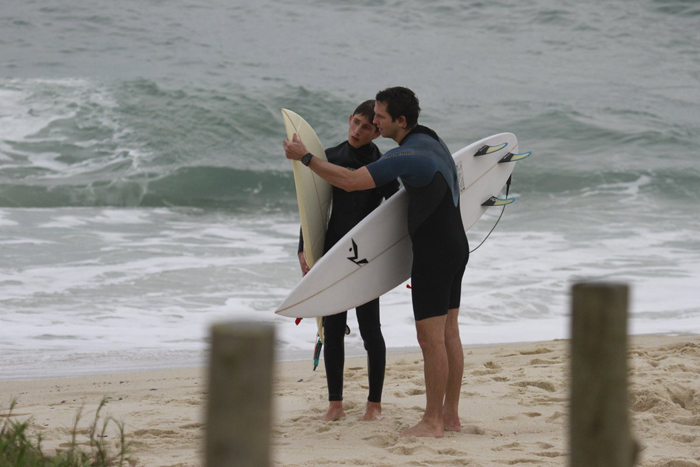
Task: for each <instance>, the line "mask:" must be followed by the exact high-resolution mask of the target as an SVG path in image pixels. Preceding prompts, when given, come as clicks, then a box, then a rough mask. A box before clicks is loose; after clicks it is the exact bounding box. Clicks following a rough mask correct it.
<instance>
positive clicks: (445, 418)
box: [442, 413, 462, 432]
mask: <svg viewBox="0 0 700 467" xmlns="http://www.w3.org/2000/svg"><path fill="white" fill-rule="evenodd" d="M442 424H443V426H444V428H445V431H456V432H460V431H462V423H461V422H460V421H459V416H449V415H447V414H445V413H443V414H442Z"/></svg>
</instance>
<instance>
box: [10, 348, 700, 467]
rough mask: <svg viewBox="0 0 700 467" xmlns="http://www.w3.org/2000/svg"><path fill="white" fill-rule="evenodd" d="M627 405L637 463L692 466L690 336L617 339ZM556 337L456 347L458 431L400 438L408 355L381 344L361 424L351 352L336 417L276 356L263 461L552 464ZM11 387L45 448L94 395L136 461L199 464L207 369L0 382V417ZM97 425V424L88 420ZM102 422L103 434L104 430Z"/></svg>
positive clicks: (417, 367)
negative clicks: (374, 402) (460, 354)
mask: <svg viewBox="0 0 700 467" xmlns="http://www.w3.org/2000/svg"><path fill="white" fill-rule="evenodd" d="M629 355H630V409H631V413H632V425H633V430H634V436H635V437H636V438H637V439H638V441H639V442H640V444H641V446H642V451H641V458H640V462H639V465H641V466H649V467H651V466H658V467H700V336H697V335H693V336H675V337H669V336H658V335H654V336H636V337H633V338H631V342H630V348H629ZM568 364H569V361H568V342H567V341H550V342H539V343H526V344H507V345H491V346H483V347H481V346H480V347H467V348H466V349H465V373H464V385H463V388H462V400H461V406H460V415H461V417H462V424H463V430H462V432H461V433H447V434H446V436H445V437H444V438H442V439H422V438H400V437H399V436H398V433H399V432H400V431H401V430H402V429H405V428H408V427H410V426H412V425H413V424H415V423H416V422H417V421H418V420H419V418H420V416H421V414H422V408H423V407H424V403H425V395H424V390H423V367H422V359H421V357H420V355H419V354H390V355H389V357H388V366H387V375H386V381H385V387H384V398H383V408H384V415H385V418H384V420H382V421H379V422H361V421H359V418H360V417H361V416H362V414H363V412H364V405H365V400H366V397H367V375H366V368H365V359H364V358H350V359H348V360H347V361H346V370H345V375H346V379H345V409H346V413H347V416H346V417H345V418H344V419H341V420H339V421H337V422H330V423H325V422H322V421H320V420H318V418H319V417H320V416H321V415H323V413H324V412H325V409H326V407H327V402H326V388H325V375H324V371H323V368H322V366H321V367H320V368H319V369H318V370H317V371H316V372H313V371H312V370H311V362H310V361H302V362H285V363H280V364H278V365H277V367H276V369H275V387H274V390H273V400H274V404H275V405H274V409H275V417H274V418H275V421H274V426H273V428H272V446H271V449H272V458H273V465H278V466H324V465H329V466H333V465H368V466H369V465H371V466H403V465H415V466H424V465H425V466H431V465H440V466H443V465H445V466H450V465H469V466H500V465H527V466H533V465H534V466H564V465H567V463H568V456H567V444H568V441H567V419H568V415H567V410H568V408H567V398H568V387H567V378H568V375H567V373H568ZM12 397H15V398H16V399H17V406H16V408H15V410H14V417H15V418H16V419H17V420H27V419H30V418H31V425H30V426H31V430H32V432H40V433H41V436H42V438H43V446H44V449H45V450H46V451H51V450H52V449H55V448H60V447H62V446H63V447H65V446H66V445H67V443H69V442H70V432H71V429H72V427H73V425H74V420H75V417H76V413H77V412H78V411H79V409H80V408H81V407H82V408H83V409H82V410H83V412H82V413H83V418H82V420H81V421H80V422H79V425H78V426H79V434H80V435H79V437H78V440H79V441H80V442H84V441H85V434H86V433H87V429H88V427H89V425H90V424H91V423H92V419H93V418H94V417H95V410H96V409H97V406H98V405H99V403H100V401H101V400H102V398H106V399H107V404H106V406H105V407H104V409H103V410H102V415H105V416H111V417H113V418H114V419H116V420H118V421H120V422H123V423H124V426H125V431H126V435H127V439H128V441H129V442H130V443H131V448H130V457H131V459H132V464H133V465H138V466H183V467H185V466H200V465H203V461H202V452H203V451H202V445H203V439H204V409H205V403H206V369H204V368H189V369H179V370H159V371H151V372H136V373H127V374H107V375H91V376H84V377H77V378H61V379H43V380H32V381H3V382H0V423H2V420H3V419H4V418H5V417H6V415H7V408H8V406H9V403H10V400H11V398H12ZM100 427H101V425H100ZM117 438H118V436H117V432H116V430H115V425H114V424H110V428H109V429H108V431H107V437H106V438H104V439H105V440H107V441H108V442H109V443H115V442H116V441H117Z"/></svg>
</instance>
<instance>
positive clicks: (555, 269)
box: [0, 0, 700, 379]
mask: <svg viewBox="0 0 700 467" xmlns="http://www.w3.org/2000/svg"><path fill="white" fill-rule="evenodd" d="M8 1H9V3H8V2H5V4H4V8H3V10H4V13H3V15H1V16H0V379H13V378H35V377H46V376H57V375H75V374H84V373H93V372H103V371H122V370H134V369H149V368H159V367H177V366H188V365H198V364H202V363H203V362H204V359H205V356H206V349H207V339H208V329H209V326H210V325H211V324H212V323H213V322H215V321H219V320H226V319H253V320H261V321H269V322H274V323H275V324H276V327H277V339H278V355H279V358H283V359H292V358H293V359H298V358H310V357H311V353H312V350H313V343H314V342H313V341H314V334H315V323H312V322H311V321H312V320H304V321H303V322H302V323H301V324H300V325H299V326H296V325H294V323H293V321H291V320H289V319H287V318H281V317H277V316H275V315H274V313H273V310H274V309H275V308H276V306H277V304H279V303H280V302H281V301H282V299H283V298H284V297H285V296H286V294H287V293H288V292H289V291H290V290H291V289H292V288H293V287H294V285H295V284H296V283H297V281H298V280H299V277H300V273H299V267H298V264H297V262H296V255H295V252H296V242H297V238H298V214H297V211H296V209H297V207H296V202H295V195H294V185H293V178H292V176H291V170H290V165H289V163H288V161H287V160H286V159H285V158H284V156H283V152H282V150H281V141H282V139H283V138H284V127H283V124H282V119H281V115H280V111H279V109H280V108H281V107H286V108H290V109H292V110H294V111H296V112H297V113H299V114H301V115H302V116H304V117H305V118H306V119H307V121H309V123H311V125H312V126H313V127H314V128H315V130H316V132H317V133H318V135H319V137H320V138H321V141H323V142H324V144H326V145H328V146H330V145H335V144H337V143H339V142H341V141H343V139H344V138H345V137H346V129H347V118H348V116H349V115H350V114H351V113H352V110H353V109H354V108H355V106H356V105H357V104H358V103H359V102H361V101H363V100H365V99H369V98H372V97H373V96H374V95H375V94H376V92H377V91H378V90H380V89H383V88H385V87H387V86H394V85H402V86H408V87H410V88H412V89H414V90H415V91H416V93H417V95H418V97H419V98H420V99H421V105H422V108H423V112H422V114H421V118H420V121H421V122H422V123H423V124H426V125H428V126H431V127H433V128H434V129H435V130H436V131H437V132H438V133H439V134H440V135H441V136H442V138H443V139H444V140H445V141H446V143H447V144H448V146H449V147H450V148H451V149H452V150H453V151H456V150H458V149H460V148H461V147H463V146H466V145H467V144H470V143H471V142H473V141H476V140H478V139H481V138H483V137H486V136H489V135H491V134H494V133H500V132H504V131H509V132H513V133H515V134H516V135H517V136H518V139H519V144H520V150H521V151H532V152H533V153H534V154H533V156H532V157H531V158H529V159H527V160H525V161H523V162H520V163H518V165H517V167H516V170H515V173H514V177H513V186H512V188H511V195H514V196H515V197H516V198H517V199H518V201H517V202H516V203H514V204H513V205H511V206H509V207H508V208H507V209H506V211H505V213H504V216H503V218H502V220H501V221H500V223H499V225H498V226H497V228H496V230H495V232H494V233H493V234H492V235H491V237H490V238H489V239H488V241H487V242H486V243H485V244H484V245H483V246H482V247H481V248H480V249H479V250H478V251H476V252H475V253H474V254H473V256H472V259H471V261H470V264H469V266H468V268H467V273H466V275H465V279H464V285H463V298H462V310H461V316H460V326H461V332H462V337H463V341H464V343H465V344H486V343H501V342H512V341H536V340H544V339H554V338H566V337H567V336H568V333H569V331H568V326H569V323H568V318H569V316H568V315H569V309H570V303H569V292H570V287H571V284H572V283H574V282H576V281H580V280H606V281H621V282H626V283H629V284H630V286H631V289H632V301H631V322H630V331H631V332H632V333H635V334H639V333H652V332H661V333H686V332H690V333H699V332H700V294H698V291H697V289H698V284H699V283H700V237H699V236H698V233H699V232H700V220H699V219H700V216H699V215H698V213H699V211H698V208H697V206H698V202H699V201H700V164H699V163H698V157H699V156H700V150H699V149H698V148H699V147H700V49H699V48H698V47H697V44H699V43H700V30H699V29H698V28H697V22H698V20H699V19H700V1H698V0H645V1H640V2H627V1H623V0H613V1H607V2H603V1H600V0H594V1H592V2H583V3H582V2H573V1H553V0H528V1H518V2H516V1H495V2H454V1H447V0H432V1H420V0H393V1H384V0H366V1H363V2H353V3H348V2H342V1H337V0H335V1H333V0H326V1H313V2H301V1H298V0H280V1H271V0H261V1H259V2H255V3H253V4H249V3H244V2H223V1H220V0H208V1H206V2H193V1H191V0H176V1H169V2H164V1H161V0H147V1H135V0H125V1H121V2H107V1H104V0H102V1H97V2H91V4H90V5H86V4H84V2H77V1H74V0H72V1H66V2H62V3H61V4H60V5H50V4H48V3H47V2H41V1H32V0H22V1H19V0H8ZM378 144H379V146H380V148H382V149H384V150H387V149H390V148H391V147H393V142H391V141H387V140H381V141H379V142H378ZM497 215H498V212H493V213H488V214H487V215H486V216H484V217H483V218H482V220H481V221H480V222H479V223H478V224H477V225H476V226H475V227H474V228H473V229H472V230H471V231H470V232H469V235H468V237H469V240H470V242H471V244H472V247H474V246H476V245H477V244H478V243H479V242H480V241H481V240H482V239H483V238H484V236H485V235H486V234H487V233H488V231H489V230H490V229H491V227H492V226H493V224H494V222H495V220H496V218H497ZM381 303H382V310H383V311H382V323H383V330H384V333H385V338H386V341H387V345H388V346H389V347H390V349H391V351H398V350H401V349H405V348H407V347H415V346H416V345H417V342H416V339H415V331H414V323H413V320H412V312H411V307H410V293H409V291H408V290H407V289H406V288H405V286H404V285H401V286H399V287H397V288H396V289H395V290H393V291H391V292H390V293H388V294H386V295H385V296H384V297H383V298H382V302H381ZM349 316H350V327H351V329H352V333H351V335H350V336H348V337H347V345H346V346H347V353H348V354H349V355H361V354H362V353H363V349H362V343H361V340H360V338H359V334H358V330H357V325H356V324H355V322H354V313H352V312H351V313H350V314H349Z"/></svg>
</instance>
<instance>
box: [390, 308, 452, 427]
mask: <svg viewBox="0 0 700 467" xmlns="http://www.w3.org/2000/svg"><path fill="white" fill-rule="evenodd" d="M446 319H447V316H434V317H432V318H426V319H423V320H420V321H416V331H417V332H418V343H419V344H420V348H421V351H422V352H423V372H424V374H425V397H426V404H425V413H424V414H423V419H422V420H421V421H420V422H418V424H417V425H415V426H414V427H412V428H409V429H408V430H405V431H404V432H402V433H401V436H424V437H433V438H442V436H443V435H444V427H443V420H442V405H443V401H444V399H445V389H446V387H447V374H448V366H447V365H448V364H447V350H446V348H445V321H446Z"/></svg>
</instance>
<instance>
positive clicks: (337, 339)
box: [323, 311, 348, 401]
mask: <svg viewBox="0 0 700 467" xmlns="http://www.w3.org/2000/svg"><path fill="white" fill-rule="evenodd" d="M347 317H348V313H347V311H344V312H342V313H338V314H337V315H331V316H326V317H325V318H324V319H323V332H324V336H325V338H324V340H325V345H324V349H323V361H324V364H325V366H326V381H327V382H328V400H329V401H342V400H343V367H344V365H345V324H346V322H347Z"/></svg>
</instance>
